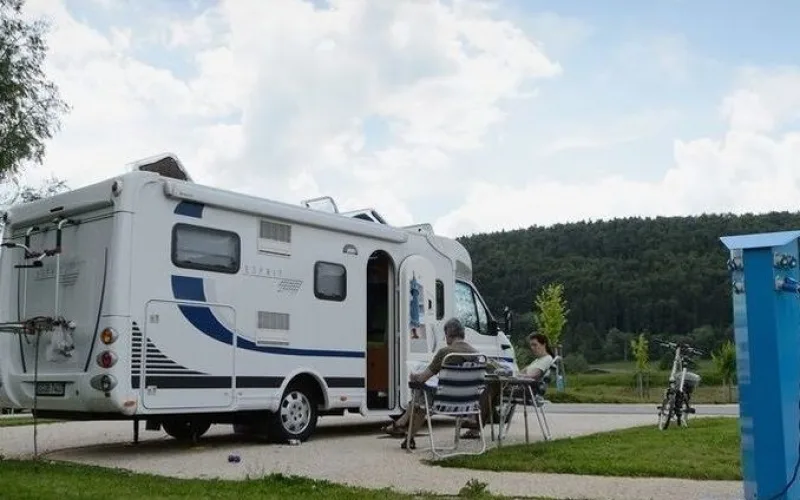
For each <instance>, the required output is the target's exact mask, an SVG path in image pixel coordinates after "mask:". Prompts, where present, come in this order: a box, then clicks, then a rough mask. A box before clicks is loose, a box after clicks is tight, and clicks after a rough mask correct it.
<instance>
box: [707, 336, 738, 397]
mask: <svg viewBox="0 0 800 500" xmlns="http://www.w3.org/2000/svg"><path fill="white" fill-rule="evenodd" d="M711 359H712V360H713V362H714V369H715V370H716V372H717V374H718V375H719V376H720V378H721V379H722V386H723V388H727V389H728V402H732V401H733V385H734V384H735V383H736V346H735V345H734V344H733V342H731V341H730V340H726V341H725V343H724V344H722V345H721V346H720V348H719V349H718V350H717V351H715V352H712V353H711Z"/></svg>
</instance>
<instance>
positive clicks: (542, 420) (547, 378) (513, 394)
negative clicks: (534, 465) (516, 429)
mask: <svg viewBox="0 0 800 500" xmlns="http://www.w3.org/2000/svg"><path fill="white" fill-rule="evenodd" d="M561 361H562V360H561V356H556V357H555V358H553V361H551V362H550V366H549V367H548V369H547V370H545V372H544V376H543V377H542V379H541V380H540V381H539V383H537V384H534V385H526V386H516V387H514V388H512V389H511V390H510V394H508V395H507V396H505V397H506V398H507V399H506V400H507V401H509V402H510V403H511V404H510V405H509V407H510V411H512V412H513V411H514V407H516V405H522V404H524V403H527V404H528V405H530V406H533V412H534V415H536V420H537V421H538V422H539V429H540V430H541V431H542V437H543V438H544V439H545V441H549V440H550V439H552V436H551V434H550V424H549V423H548V422H547V414H546V413H545V411H544V405H545V399H544V395H545V393H546V392H547V388H548V386H549V385H550V383H551V382H552V381H553V379H554V378H555V377H557V375H558V365H559V363H561ZM521 391H528V392H527V395H526V397H525V398H523V397H522V394H521ZM523 401H524V402H523ZM501 421H502V420H501ZM505 425H506V427H505V429H506V431H505V432H506V433H507V432H508V429H509V428H510V427H511V419H510V418H509V419H507V420H506V424H505ZM527 435H528V422H527V415H526V418H525V439H526V441H527Z"/></svg>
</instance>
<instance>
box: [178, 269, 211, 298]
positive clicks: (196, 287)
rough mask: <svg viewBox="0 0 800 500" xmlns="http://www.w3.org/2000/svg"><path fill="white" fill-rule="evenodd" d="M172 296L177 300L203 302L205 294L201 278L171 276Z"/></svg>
mask: <svg viewBox="0 0 800 500" xmlns="http://www.w3.org/2000/svg"><path fill="white" fill-rule="evenodd" d="M172 295H174V296H175V298H176V299H178V300H196V301H198V302H205V301H206V294H205V291H203V278H192V277H190V276H175V275H173V276H172Z"/></svg>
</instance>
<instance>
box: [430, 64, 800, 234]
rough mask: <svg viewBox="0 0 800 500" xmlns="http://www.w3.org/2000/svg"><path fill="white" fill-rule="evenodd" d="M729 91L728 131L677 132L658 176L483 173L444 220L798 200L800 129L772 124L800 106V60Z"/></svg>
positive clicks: (597, 214)
mask: <svg viewBox="0 0 800 500" xmlns="http://www.w3.org/2000/svg"><path fill="white" fill-rule="evenodd" d="M739 83H740V85H739V86H737V88H736V89H735V90H734V91H733V92H731V93H730V95H729V96H727V97H726V98H725V99H724V100H723V105H722V107H721V112H722V115H723V117H724V118H725V119H726V120H727V124H728V127H729V129H728V131H727V132H726V133H725V135H724V136H723V137H722V138H721V139H713V138H700V139H696V140H691V141H681V140H676V141H675V143H674V148H673V155H674V162H675V163H674V165H673V166H672V167H671V168H670V169H669V170H668V171H667V172H666V173H665V174H664V175H663V177H661V178H660V179H658V180H656V181H653V182H644V181H634V180H629V179H625V178H622V177H609V178H606V179H604V180H602V181H600V182H596V183H585V184H564V183H559V182H555V181H552V180H547V179H536V180H534V181H531V182H529V183H526V184H525V185H523V186H500V185H497V184H493V183H489V182H486V181H485V180H476V181H474V182H472V183H471V185H470V188H469V190H468V191H467V196H466V200H465V203H464V204H463V205H462V206H461V207H460V208H458V209H456V210H454V211H453V212H451V213H449V214H447V215H445V216H443V217H441V218H440V219H439V220H438V221H437V222H436V229H437V230H438V231H439V232H443V233H445V234H450V235H459V234H465V233H472V232H478V231H486V230H497V229H501V228H507V229H510V228H520V227H528V226H530V225H532V224H538V225H549V224H553V223H556V222H566V221H577V220H590V219H591V220H597V219H609V218H614V217H621V216H631V215H640V216H657V215H689V214H698V213H703V212H705V213H725V212H733V213H744V212H764V211H769V210H797V207H798V200H800V168H798V166H797V158H800V130H796V131H786V132H783V133H770V131H772V130H773V129H775V128H777V127H779V126H780V125H782V124H784V123H785V122H786V120H791V119H794V118H796V117H797V116H798V113H800V85H799V84H798V83H800V68H794V69H791V70H790V69H786V68H783V69H780V70H777V71H767V70H759V71H754V70H751V71H748V72H746V73H745V74H744V76H743V77H742V78H741V80H740V82H739Z"/></svg>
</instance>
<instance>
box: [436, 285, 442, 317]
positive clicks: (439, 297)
mask: <svg viewBox="0 0 800 500" xmlns="http://www.w3.org/2000/svg"><path fill="white" fill-rule="evenodd" d="M442 318H444V283H442V280H436V319H442Z"/></svg>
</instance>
